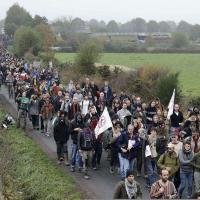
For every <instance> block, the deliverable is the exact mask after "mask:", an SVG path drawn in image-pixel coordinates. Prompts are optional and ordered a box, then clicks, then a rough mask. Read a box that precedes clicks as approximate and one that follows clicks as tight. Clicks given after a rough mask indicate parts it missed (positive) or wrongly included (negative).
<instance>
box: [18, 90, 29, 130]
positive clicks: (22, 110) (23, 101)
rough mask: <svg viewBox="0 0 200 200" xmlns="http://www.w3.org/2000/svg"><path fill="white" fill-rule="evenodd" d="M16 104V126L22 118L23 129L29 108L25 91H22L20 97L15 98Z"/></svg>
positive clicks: (19, 124) (19, 125)
mask: <svg viewBox="0 0 200 200" xmlns="http://www.w3.org/2000/svg"><path fill="white" fill-rule="evenodd" d="M17 104H18V117H17V127H18V128H19V127H21V120H22V119H23V121H24V124H23V126H22V128H23V129H26V123H27V114H28V110H29V99H28V98H27V97H26V92H23V93H22V96H21V97H18V98H17Z"/></svg>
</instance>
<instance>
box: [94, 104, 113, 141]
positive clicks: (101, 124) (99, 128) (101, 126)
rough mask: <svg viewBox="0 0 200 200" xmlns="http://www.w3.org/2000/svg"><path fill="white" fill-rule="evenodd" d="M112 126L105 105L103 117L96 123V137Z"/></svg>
mask: <svg viewBox="0 0 200 200" xmlns="http://www.w3.org/2000/svg"><path fill="white" fill-rule="evenodd" d="M112 126H113V125H112V121H111V119H110V116H109V113H108V109H107V107H105V108H104V111H103V113H102V115H101V117H100V118H99V121H98V124H97V125H96V127H95V130H94V132H95V136H96V138H97V137H98V135H100V134H101V133H103V132H104V131H106V130H107V129H109V128H110V127H112Z"/></svg>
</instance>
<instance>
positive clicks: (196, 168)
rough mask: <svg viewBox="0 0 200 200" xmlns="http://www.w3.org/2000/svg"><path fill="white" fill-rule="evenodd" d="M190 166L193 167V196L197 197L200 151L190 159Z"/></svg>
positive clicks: (199, 184)
mask: <svg viewBox="0 0 200 200" xmlns="http://www.w3.org/2000/svg"><path fill="white" fill-rule="evenodd" d="M191 164H192V166H193V167H194V183H195V190H194V195H195V196H198V195H199V193H200V150H199V151H198V152H197V153H196V154H195V155H194V157H193V158H192V160H191ZM199 196H200V195H199Z"/></svg>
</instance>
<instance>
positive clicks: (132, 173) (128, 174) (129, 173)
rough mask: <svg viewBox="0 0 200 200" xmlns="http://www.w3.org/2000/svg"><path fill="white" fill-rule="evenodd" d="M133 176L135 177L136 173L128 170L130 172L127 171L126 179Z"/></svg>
mask: <svg viewBox="0 0 200 200" xmlns="http://www.w3.org/2000/svg"><path fill="white" fill-rule="evenodd" d="M131 175H133V176H134V172H133V171H132V170H130V169H128V170H127V171H126V178H128V177H129V176H131Z"/></svg>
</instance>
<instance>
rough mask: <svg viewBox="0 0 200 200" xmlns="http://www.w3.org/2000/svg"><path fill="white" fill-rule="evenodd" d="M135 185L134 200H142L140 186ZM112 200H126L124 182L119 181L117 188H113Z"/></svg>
mask: <svg viewBox="0 0 200 200" xmlns="http://www.w3.org/2000/svg"><path fill="white" fill-rule="evenodd" d="M136 184H137V194H136V197H135V198H134V199H142V192H141V189H140V185H139V183H136ZM113 199H128V195H127V192H126V187H125V181H120V182H119V183H118V185H117V187H116V188H115V192H114V195H113Z"/></svg>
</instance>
